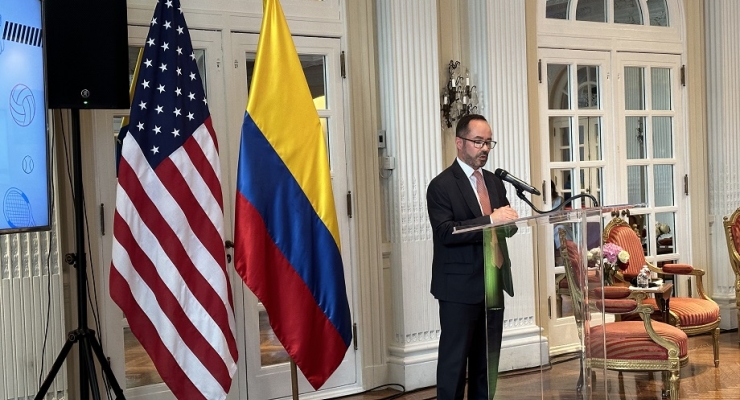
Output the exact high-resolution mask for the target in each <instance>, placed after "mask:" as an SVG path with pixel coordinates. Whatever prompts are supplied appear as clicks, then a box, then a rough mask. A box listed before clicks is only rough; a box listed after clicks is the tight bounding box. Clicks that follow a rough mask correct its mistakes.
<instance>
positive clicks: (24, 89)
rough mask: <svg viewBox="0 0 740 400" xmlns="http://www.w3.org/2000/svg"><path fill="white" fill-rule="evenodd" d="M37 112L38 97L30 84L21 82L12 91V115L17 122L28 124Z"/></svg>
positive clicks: (21, 124) (23, 124) (22, 124)
mask: <svg viewBox="0 0 740 400" xmlns="http://www.w3.org/2000/svg"><path fill="white" fill-rule="evenodd" d="M35 113H36V99H35V98H34V97H33V92H31V89H29V88H28V86H26V85H24V84H22V83H19V84H17V85H15V87H14V88H13V90H11V91H10V115H11V116H12V117H13V120H14V121H15V123H16V124H18V125H20V126H28V125H30V124H31V122H32V121H33V117H34V115H35Z"/></svg>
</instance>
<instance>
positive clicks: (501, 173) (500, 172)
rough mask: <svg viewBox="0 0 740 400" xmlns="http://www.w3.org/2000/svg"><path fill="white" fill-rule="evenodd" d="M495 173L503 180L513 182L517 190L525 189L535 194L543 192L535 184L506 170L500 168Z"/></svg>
mask: <svg viewBox="0 0 740 400" xmlns="http://www.w3.org/2000/svg"><path fill="white" fill-rule="evenodd" d="M493 174H494V175H496V176H498V177H499V178H501V179H502V180H504V181H506V182H509V183H511V184H512V185H514V187H515V188H516V189H517V190H524V191H526V192H529V193H532V194H533V195H535V196H539V195H540V194H541V193H540V191H539V190H537V189H535V188H534V186H532V185H530V184H528V183H526V182H524V181H523V180H521V179H519V178H517V177H516V176H514V175H512V174H510V173H508V172H506V170H503V169H501V168H498V169H497V170H496V172H494V173H493Z"/></svg>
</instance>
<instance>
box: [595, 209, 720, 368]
mask: <svg viewBox="0 0 740 400" xmlns="http://www.w3.org/2000/svg"><path fill="white" fill-rule="evenodd" d="M603 239H604V242H605V243H606V242H611V243H614V244H617V245H619V246H620V247H622V248H623V249H624V250H626V251H627V252H628V253H629V254H630V260H629V267H628V268H627V270H626V271H624V273H623V274H621V276H620V274H618V275H617V277H618V279H620V280H621V282H622V284H624V285H629V283H628V282H629V281H630V279H632V278H633V277H635V276H637V274H638V273H639V271H640V269H642V266H643V265H647V266H648V268H650V270H651V271H652V272H655V273H657V274H668V275H688V276H691V277H695V278H696V287H697V292H698V294H699V297H671V299H670V303H669V304H670V316H669V319H670V321H662V319H663V317H662V313H660V312H658V308H657V306H656V301H655V299H653V298H650V299H646V300H645V304H649V305H651V306H653V307H654V308H655V312H654V313H653V314H652V318H653V319H655V320H658V321H662V322H666V323H670V324H671V325H674V326H676V327H677V328H680V329H681V330H683V331H684V332H686V334H687V335H689V336H693V335H700V334H705V333H711V334H712V338H713V345H714V365H715V367H716V366H718V365H719V323H720V313H719V306H718V305H717V303H715V302H714V300H712V299H711V298H710V297H709V296H707V295H706V293H705V291H704V285H703V283H702V277H703V276H704V271H703V270H701V269H697V268H694V267H692V266H691V265H689V264H666V265H664V266H663V267H662V268H658V267H656V266H654V265H652V264H651V263H649V262H647V260H645V254H644V253H643V248H642V242H641V241H640V238H639V237H638V236H637V234H636V233H635V231H634V230H632V228H631V227H630V226H629V224H628V223H627V222H626V221H624V220H623V219H620V218H619V217H615V218H614V219H612V221H610V222H609V224H607V226H606V228H604V237H603ZM624 319H627V320H629V319H631V320H636V319H637V317H636V316H625V317H624Z"/></svg>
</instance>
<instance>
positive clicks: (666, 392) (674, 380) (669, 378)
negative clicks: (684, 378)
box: [560, 231, 689, 400]
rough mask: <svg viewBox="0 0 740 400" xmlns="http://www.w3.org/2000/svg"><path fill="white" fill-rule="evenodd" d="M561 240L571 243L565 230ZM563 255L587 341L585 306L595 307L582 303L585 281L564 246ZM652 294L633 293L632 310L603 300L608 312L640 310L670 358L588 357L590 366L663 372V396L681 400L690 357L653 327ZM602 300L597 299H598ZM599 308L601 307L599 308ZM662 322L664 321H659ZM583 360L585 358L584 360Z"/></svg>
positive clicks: (580, 383) (652, 337) (651, 334)
mask: <svg viewBox="0 0 740 400" xmlns="http://www.w3.org/2000/svg"><path fill="white" fill-rule="evenodd" d="M560 243H563V244H565V243H567V241H566V238H565V234H564V233H563V232H562V231H561V232H560ZM560 251H561V254H562V258H563V265H564V266H565V271H566V274H565V275H566V279H568V285H569V287H570V288H571V289H572V290H571V291H570V292H571V293H570V294H571V298H572V299H573V304H574V306H573V312H574V317H575V320H576V325H577V329H578V336H579V338H581V340H582V341H583V340H584V336H583V333H584V332H583V331H584V324H585V323H586V321H587V320H588V319H590V315H583V312H582V311H583V309H586V310H589V309H591V307H588V308H583V307H582V306H581V305H582V304H583V302H584V301H586V298H585V297H584V294H583V291H582V290H581V287H582V284H583V283H582V282H579V281H578V279H577V277H576V275H575V271H574V268H573V266H572V265H571V261H570V257H569V256H568V254H567V251H568V250H567V248H565V247H561V249H560ZM647 296H648V294H647V293H645V292H640V291H634V292H632V293H631V294H630V295H629V297H628V299H632V300H634V301H635V308H634V309H632V310H630V311H629V312H626V313H625V312H614V310H610V309H609V306H608V305H607V302H608V301H607V300H604V302H603V304H604V305H603V309H604V310H605V312H607V313H610V314H632V313H637V314H639V316H640V319H642V321H643V324H644V327H645V331H646V332H647V334H648V336H649V337H650V340H652V341H653V342H654V343H656V344H657V345H659V346H660V347H663V348H664V349H666V351H667V357H666V358H665V359H651V360H635V359H619V358H601V357H586V358H585V362H586V365H587V366H588V367H590V368H591V370H593V369H594V368H600V369H604V368H606V369H608V370H613V371H661V372H662V379H663V393H662V394H663V396H664V397H668V398H669V399H671V400H678V398H679V384H680V370H681V367H682V366H685V365H686V364H688V361H689V357H688V353H687V355H686V356H684V357H682V358H681V357H679V355H680V352H679V347H678V345H677V344H676V343H674V342H673V341H671V340H668V339H666V338H664V337H662V336H660V335H659V334H658V333H657V332H656V331H655V328H654V327H653V320H652V318H651V315H652V313H653V311H654V309H653V307H652V306H651V305H649V304H643V301H644V300H645V298H647ZM598 301H599V299H598V298H597V302H598ZM598 308H599V307H597V309H598ZM619 323H622V322H621V321H615V322H608V323H607V324H619ZM655 323H660V322H655ZM586 326H590V324H587V325H586ZM585 345H586V346H589V343H588V342H586V343H585ZM604 355H605V356H607V354H606V352H605V353H604ZM582 362H583V359H582ZM582 373H583V366H582V367H581V374H582ZM582 386H583V375H580V376H579V379H578V383H577V387H578V389H579V390H580V389H581V388H582Z"/></svg>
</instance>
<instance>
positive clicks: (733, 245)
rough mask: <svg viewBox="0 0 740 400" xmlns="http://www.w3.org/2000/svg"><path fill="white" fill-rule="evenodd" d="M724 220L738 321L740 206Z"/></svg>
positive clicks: (739, 302) (739, 300)
mask: <svg viewBox="0 0 740 400" xmlns="http://www.w3.org/2000/svg"><path fill="white" fill-rule="evenodd" d="M723 220H724V221H723V224H724V226H725V239H727V252H728V254H729V256H730V265H731V266H732V270H733V271H735V302H736V304H737V316H738V321H740V253H738V251H740V208H738V209H737V210H735V212H733V213H732V214H731V215H730V216H729V217H724V218H723Z"/></svg>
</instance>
